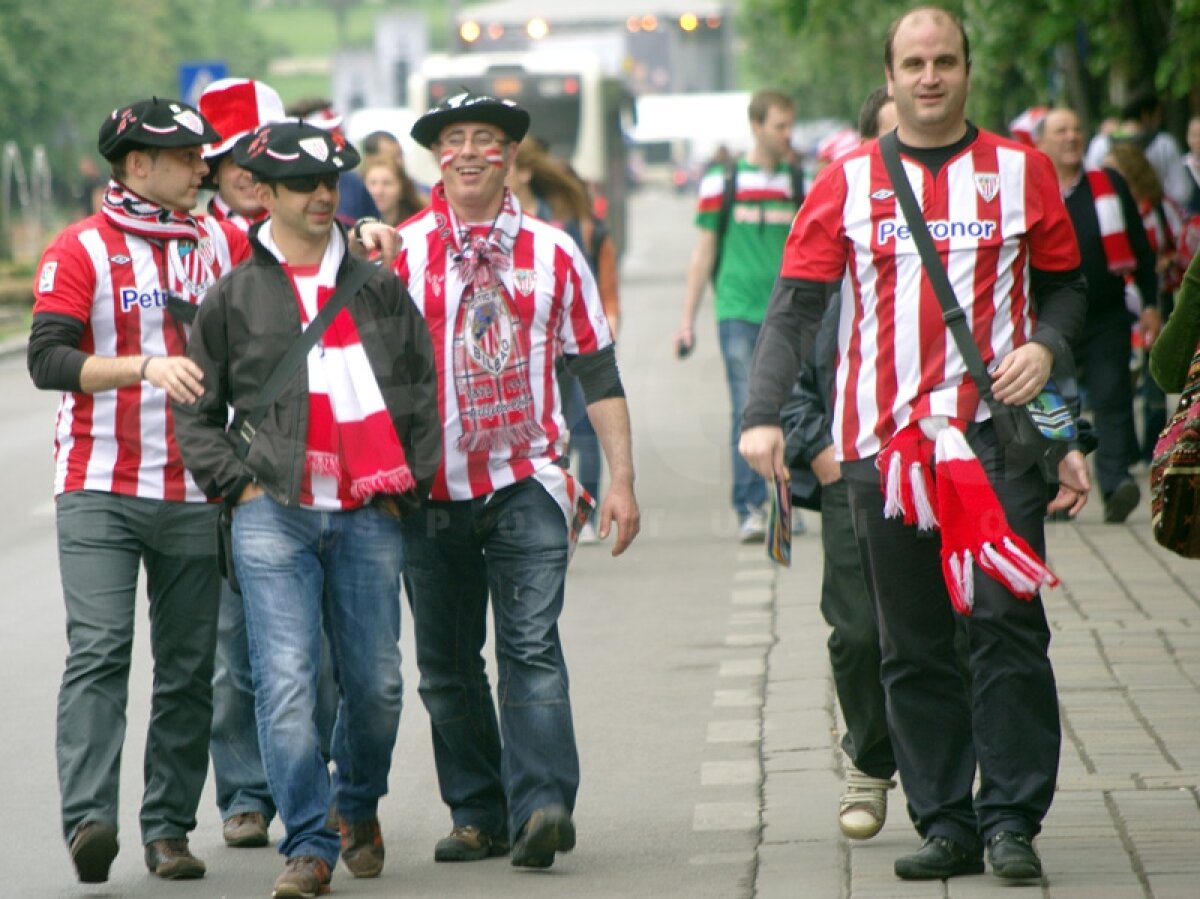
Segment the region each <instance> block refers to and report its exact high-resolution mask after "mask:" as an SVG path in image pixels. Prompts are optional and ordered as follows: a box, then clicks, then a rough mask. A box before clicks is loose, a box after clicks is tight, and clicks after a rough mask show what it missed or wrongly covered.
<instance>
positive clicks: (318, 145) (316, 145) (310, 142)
mask: <svg viewBox="0 0 1200 899" xmlns="http://www.w3.org/2000/svg"><path fill="white" fill-rule="evenodd" d="M297 143H298V144H300V149H301V150H303V151H304V152H305V153H307V154H308V155H309V156H311V157H312V158H313V159H315V160H317V161H318V162H325V161H326V160H327V159H329V144H327V143H325V138H324V137H306V138H303V139H302V140H299V141H297Z"/></svg>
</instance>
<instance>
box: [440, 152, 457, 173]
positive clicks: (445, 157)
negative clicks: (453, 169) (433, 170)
mask: <svg viewBox="0 0 1200 899" xmlns="http://www.w3.org/2000/svg"><path fill="white" fill-rule="evenodd" d="M457 155H458V151H457V150H443V151H442V155H441V158H440V159H438V165H439V166H441V168H442V171H445V170H446V169H448V168H450V163H452V162H453V161H454V157H455V156H457Z"/></svg>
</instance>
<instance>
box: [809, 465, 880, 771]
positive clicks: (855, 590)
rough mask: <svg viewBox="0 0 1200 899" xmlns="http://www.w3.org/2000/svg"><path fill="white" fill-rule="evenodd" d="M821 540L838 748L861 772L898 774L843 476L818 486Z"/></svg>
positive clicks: (875, 632) (870, 604) (870, 602)
mask: <svg viewBox="0 0 1200 899" xmlns="http://www.w3.org/2000/svg"><path fill="white" fill-rule="evenodd" d="M821 543H822V547H823V549H824V551H825V574H824V578H823V580H822V581H821V615H822V616H823V617H824V619H825V623H826V624H828V625H829V626H830V627H831V628H832V629H833V632H832V633H831V634H830V635H829V664H830V667H831V668H832V669H833V684H834V687H835V688H836V689H837V696H838V705H839V706H841V709H842V717H843V718H844V719H845V720H846V733H845V735H844V736H843V737H842V749H843V750H845V752H846V755H847V756H848V757H849V758H850V761H851V762H853V763H854V767H855V768H857V769H858V770H859V771H861V772H863V773H864V774H869V775H870V776H871V777H879V778H883V779H885V780H886V779H887V778H890V777H891V776H892V775H893V774H895V773H896V760H895V758H893V756H892V740H891V737H889V736H888V727H887V712H886V705H885V702H884V697H883V683H882V682H881V681H880V679H879V625H878V623H877V622H876V620H875V600H874V599H873V598H872V597H871V593H870V591H869V590H868V589H867V581H866V578H865V576H864V574H863V566H862V561H861V559H860V557H859V553H858V545H857V543H856V542H855V539H854V527H853V518H852V516H851V515H850V494H849V491H848V490H847V488H846V482H845V481H844V480H841V481H837V482H835V483H833V484H826V485H825V486H824V487H822V488H821Z"/></svg>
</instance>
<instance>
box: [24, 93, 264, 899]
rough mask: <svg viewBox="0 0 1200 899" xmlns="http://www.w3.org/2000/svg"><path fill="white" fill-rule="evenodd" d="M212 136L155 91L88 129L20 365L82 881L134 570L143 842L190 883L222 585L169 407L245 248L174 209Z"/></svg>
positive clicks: (163, 871) (157, 867)
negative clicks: (54, 408) (142, 600)
mask: <svg viewBox="0 0 1200 899" xmlns="http://www.w3.org/2000/svg"><path fill="white" fill-rule="evenodd" d="M216 138H217V134H216V132H215V131H214V130H213V129H212V127H211V126H210V125H209V124H208V122H207V121H205V120H204V118H203V117H202V116H200V115H199V114H198V113H197V112H196V110H194V109H193V108H191V107H190V106H187V105H186V104H184V103H181V102H178V101H172V100H161V99H152V100H144V101H141V102H138V103H133V104H130V105H128V106H124V107H121V108H119V109H117V110H115V111H114V112H113V113H112V114H111V115H110V116H109V118H108V119H107V120H106V121H105V122H104V124H103V126H102V127H101V129H100V139H99V148H100V152H101V154H102V155H103V156H104V157H105V158H106V159H108V160H109V162H110V164H111V165H112V174H113V180H112V181H111V182H110V183H109V185H108V190H107V192H106V194H105V198H104V206H103V208H102V210H101V211H100V212H99V213H97V214H95V215H92V216H89V217H88V218H86V219H84V220H82V221H81V222H78V223H76V224H74V225H72V226H71V227H70V228H68V229H67V230H65V231H64V232H63V233H62V234H60V235H59V236H58V238H56V239H55V241H54V242H53V243H52V244H51V245H50V247H49V249H47V250H46V252H45V254H44V255H43V257H42V260H41V264H40V265H39V267H38V274H37V284H36V285H35V302H34V310H33V329H32V333H31V335H30V340H29V369H30V373H31V375H32V376H33V380H34V383H35V384H36V385H37V386H38V387H40V388H42V389H53V390H61V391H62V392H63V393H62V402H61V403H60V406H59V412H58V426H57V433H56V436H55V459H56V473H55V484H54V492H55V495H56V497H57V521H58V540H59V561H60V567H61V569H62V571H61V574H62V583H63V598H64V600H65V603H66V609H67V636H68V642H69V645H70V650H69V654H68V657H67V667H66V672H65V674H64V675H63V681H62V687H61V689H60V691H59V698H58V741H57V750H58V773H59V785H60V788H61V791H62V819H63V834H64V836H65V837H66V839H67V840H68V841H69V844H70V851H71V857H72V859H73V861H74V862H75V865H76V869H77V873H78V875H79V879H80V880H81V881H84V882H87V883H93V882H100V881H104V880H107V879H108V869H109V865H110V864H111V862H112V859H113V858H114V857H115V855H116V853H117V839H116V835H117V797H118V777H119V773H120V759H121V747H122V744H123V743H124V739H125V732H124V731H125V728H124V721H125V718H124V714H125V701H126V693H127V687H128V678H129V664H130V649H131V645H132V642H133V626H134V625H133V621H134V606H135V602H134V600H135V594H136V587H137V578H138V568H139V565H141V564H144V565H145V567H146V575H147V584H146V587H147V593H148V594H149V598H150V620H151V625H152V627H151V647H152V649H153V652H154V664H155V678H154V697H153V701H152V707H151V716H150V731H149V734H148V736H147V741H146V742H147V750H146V788H145V794H144V796H143V800H142V810H141V829H142V842H143V843H144V844H145V846H146V864H147V866H148V867H149V868H150V870H151V871H153V872H154V873H156V874H158V875H159V876H161V877H165V878H171V879H174V878H191V877H200V876H202V875H203V874H204V863H203V862H201V861H200V860H199V859H196V858H195V857H194V856H192V855H191V853H190V852H189V851H188V843H187V834H188V832H189V831H191V830H192V828H194V827H195V824H196V818H195V813H196V804H197V802H198V800H199V798H200V791H201V789H202V787H203V786H204V777H205V775H206V773H207V769H208V736H209V722H210V720H211V718H212V688H211V680H212V664H213V645H214V641H215V640H216V632H217V600H218V594H219V586H220V580H219V576H218V572H217V565H216V507H215V506H212V505H210V504H209V503H208V502H207V499H206V497H205V495H204V493H203V492H202V491H201V490H200V489H199V487H197V485H196V483H195V481H193V480H192V477H191V475H190V474H188V472H187V471H186V470H185V469H184V467H183V462H182V460H181V459H180V455H179V448H178V446H177V445H176V441H175V432H174V423H173V417H172V409H171V407H170V400H172V399H174V400H177V401H179V402H183V403H189V402H194V401H195V400H196V398H197V397H198V396H200V395H201V394H202V393H203V392H204V387H203V385H202V383H201V374H200V369H199V368H198V367H197V366H196V365H195V363H193V362H191V361H190V360H189V359H187V358H186V357H185V356H184V355H183V353H184V350H185V348H186V344H187V336H188V335H187V329H188V325H187V322H188V321H190V318H191V316H190V313H193V312H194V311H195V304H197V303H199V302H200V300H201V298H202V297H203V296H204V292H205V291H206V290H207V289H208V287H209V286H210V285H211V284H212V283H213V282H214V281H215V280H216V279H217V277H218V276H220V275H221V274H223V273H224V272H227V271H228V270H229V269H230V268H231V267H233V266H234V265H236V264H237V263H239V262H240V261H242V259H244V258H245V257H246V256H247V255H248V253H249V246H248V244H247V243H246V239H245V237H244V236H243V235H242V234H241V233H240V232H239V231H237V229H235V228H233V227H232V226H231V225H224V224H220V223H218V222H216V221H215V220H213V219H210V218H206V217H204V216H192V215H190V214H189V212H188V210H190V209H191V208H192V206H193V205H194V204H195V201H196V192H197V190H198V189H199V187H200V181H201V178H202V177H203V176H204V174H205V172H206V171H207V169H208V167H207V166H206V165H205V163H204V161H203V160H202V159H201V158H200V147H201V145H202V144H204V143H207V142H209V141H213V140H215V139H216Z"/></svg>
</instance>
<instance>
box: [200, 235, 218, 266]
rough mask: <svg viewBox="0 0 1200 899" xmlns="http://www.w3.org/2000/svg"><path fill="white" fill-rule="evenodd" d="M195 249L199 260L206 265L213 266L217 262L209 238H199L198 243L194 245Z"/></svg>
mask: <svg viewBox="0 0 1200 899" xmlns="http://www.w3.org/2000/svg"><path fill="white" fill-rule="evenodd" d="M196 249H197V250H198V251H199V253H200V258H201V259H203V260H204V263H205V264H206V265H213V264H214V263H215V262H216V261H217V251H216V248H215V247H214V246H213V242H212V239H211V238H208V237H201V238H200V243H198V244H197V245H196Z"/></svg>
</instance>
